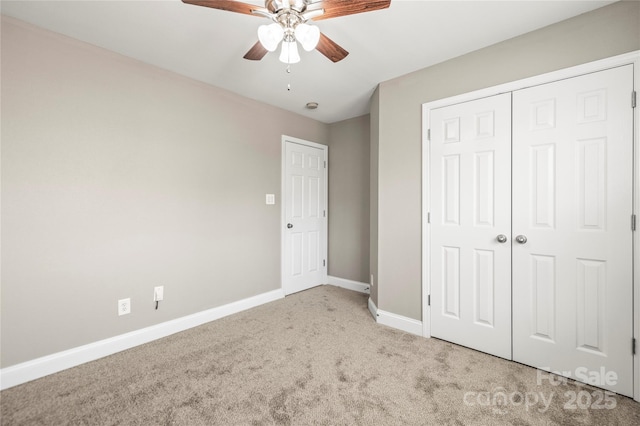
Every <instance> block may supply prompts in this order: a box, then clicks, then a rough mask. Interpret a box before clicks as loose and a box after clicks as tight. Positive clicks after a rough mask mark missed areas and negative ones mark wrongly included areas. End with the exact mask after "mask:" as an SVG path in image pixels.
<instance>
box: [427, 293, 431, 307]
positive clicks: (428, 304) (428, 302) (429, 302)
mask: <svg viewBox="0 0 640 426" xmlns="http://www.w3.org/2000/svg"><path fill="white" fill-rule="evenodd" d="M427 306H431V295H430V294H428V295H427Z"/></svg>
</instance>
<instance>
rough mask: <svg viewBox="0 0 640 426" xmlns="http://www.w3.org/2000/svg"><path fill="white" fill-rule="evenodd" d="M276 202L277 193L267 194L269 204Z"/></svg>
mask: <svg viewBox="0 0 640 426" xmlns="http://www.w3.org/2000/svg"><path fill="white" fill-rule="evenodd" d="M275 203H276V194H267V204H275Z"/></svg>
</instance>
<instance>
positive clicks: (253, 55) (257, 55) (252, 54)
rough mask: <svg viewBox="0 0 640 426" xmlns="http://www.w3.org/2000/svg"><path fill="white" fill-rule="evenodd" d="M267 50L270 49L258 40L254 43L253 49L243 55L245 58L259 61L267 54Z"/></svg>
mask: <svg viewBox="0 0 640 426" xmlns="http://www.w3.org/2000/svg"><path fill="white" fill-rule="evenodd" d="M267 52H269V51H268V50H267V49H265V48H264V46H263V45H262V43H260V41H258V42H257V43H256V44H254V45H253V47H252V48H251V49H249V51H248V52H247V53H246V54H245V55H244V56H243V57H244V58H245V59H249V60H250V61H259V60H260V59H262V58H264V55H266V54H267Z"/></svg>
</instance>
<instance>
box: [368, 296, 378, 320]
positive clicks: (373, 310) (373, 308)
mask: <svg viewBox="0 0 640 426" xmlns="http://www.w3.org/2000/svg"><path fill="white" fill-rule="evenodd" d="M367 305H369V312H371V315H372V316H373V319H374V320H376V322H378V307H377V306H376V304H375V303H373V300H371V298H369V303H367Z"/></svg>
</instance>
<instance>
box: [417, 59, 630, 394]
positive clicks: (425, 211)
mask: <svg viewBox="0 0 640 426" xmlns="http://www.w3.org/2000/svg"><path fill="white" fill-rule="evenodd" d="M630 64H631V65H633V66H634V67H633V70H634V71H633V74H634V82H633V87H634V89H633V90H635V91H636V92H638V85H639V84H640V50H637V51H634V52H629V53H625V54H622V55H618V56H613V57H610V58H605V59H601V60H598V61H593V62H588V63H585V64H581V65H577V66H573V67H570V68H565V69H561V70H558V71H552V72H549V73H545V74H540V75H537V76H534V77H529V78H525V79H522V80H516V81H512V82H509V83H504V84H500V85H497V86H493V87H488V88H485V89H481V90H476V91H473V92H468V93H463V94H460V95H456V96H452V97H449V98H444V99H438V100H435V101H432V102H426V103H423V104H422V141H421V142H422V335H423V336H424V337H426V338H430V337H431V307H430V306H429V304H428V302H429V296H430V293H431V283H430V281H429V272H430V271H429V262H430V259H431V253H430V252H429V245H430V226H429V211H430V206H431V202H430V191H429V185H430V179H429V168H428V166H429V161H430V158H429V134H430V129H429V120H430V112H431V110H433V109H436V108H442V107H445V106H450V105H454V104H458V103H462V102H468V101H472V100H476V99H481V98H485V97H489V96H494V95H499V94H502V93H507V92H513V91H516V90H521V89H525V88H528V87H533V86H538V85H541V84H547V83H551V82H554V81H558V80H563V79H567V78H573V77H578V76H580V75H584V74H589V73H593V72H598V71H604V70H606V69H609V68H614V67H618V66H622V65H630ZM629 102H630V103H631V97H630V98H629ZM637 102H638V104H640V99H638V100H637ZM633 127H634V129H633V153H634V154H633V157H634V158H633V192H632V194H633V214H635V215H636V216H638V214H639V212H640V173H639V171H640V169H639V166H640V142H639V141H640V105H637V106H636V107H635V109H634V111H633ZM638 247H640V227H638V228H636V231H635V232H634V235H633V295H634V296H633V337H634V338H635V341H636V353H635V355H634V356H633V379H634V380H633V398H634V400H636V401H638V402H640V274H637V273H636V272H637V271H640V250H638V249H637V248H638Z"/></svg>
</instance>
